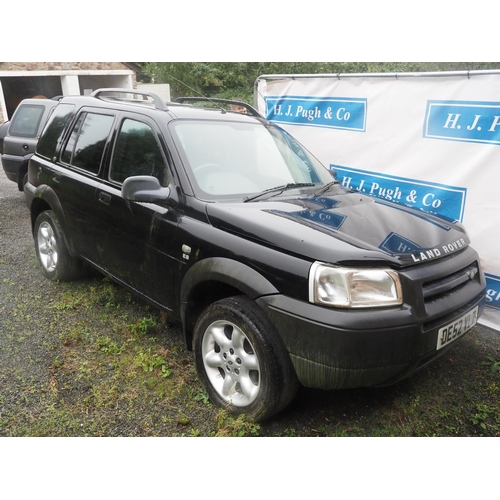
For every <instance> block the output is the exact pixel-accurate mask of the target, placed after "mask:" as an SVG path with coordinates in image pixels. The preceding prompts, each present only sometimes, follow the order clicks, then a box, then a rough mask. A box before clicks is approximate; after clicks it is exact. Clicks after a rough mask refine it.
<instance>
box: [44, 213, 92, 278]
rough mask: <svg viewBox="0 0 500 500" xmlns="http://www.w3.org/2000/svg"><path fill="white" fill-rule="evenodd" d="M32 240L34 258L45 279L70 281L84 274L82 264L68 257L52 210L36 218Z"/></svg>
mask: <svg viewBox="0 0 500 500" xmlns="http://www.w3.org/2000/svg"><path fill="white" fill-rule="evenodd" d="M34 238H35V250H36V256H37V259H38V262H39V263H40V264H41V266H42V272H43V274H44V275H45V277H47V278H48V279H50V280H62V281H70V280H72V279H76V278H79V277H81V276H82V275H83V274H84V268H83V263H82V261H81V260H80V259H78V258H76V257H72V256H71V255H70V253H69V251H68V248H67V247H66V243H65V241H64V238H63V233H62V229H61V226H60V224H59V221H58V220H57V217H56V215H55V214H54V212H52V210H47V211H45V212H42V213H41V214H40V215H39V216H38V217H37V219H36V222H35V229H34Z"/></svg>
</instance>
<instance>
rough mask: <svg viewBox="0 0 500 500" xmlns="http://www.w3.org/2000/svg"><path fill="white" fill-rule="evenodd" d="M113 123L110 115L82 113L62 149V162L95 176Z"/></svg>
mask: <svg viewBox="0 0 500 500" xmlns="http://www.w3.org/2000/svg"><path fill="white" fill-rule="evenodd" d="M113 121H114V117H113V116H110V115H101V114H97V113H82V114H81V115H80V117H79V118H78V120H77V122H76V124H75V126H74V128H73V131H72V132H71V136H70V138H69V140H68V142H67V144H66V147H65V148H64V151H63V154H62V157H61V159H62V161H63V162H64V163H68V164H69V165H73V166H74V167H78V168H81V169H83V170H86V171H87V172H91V173H92V174H97V173H98V172H99V168H100V166H101V160H102V155H103V153H104V146H105V145H106V140H107V138H108V136H109V133H110V131H111V127H112V126H113Z"/></svg>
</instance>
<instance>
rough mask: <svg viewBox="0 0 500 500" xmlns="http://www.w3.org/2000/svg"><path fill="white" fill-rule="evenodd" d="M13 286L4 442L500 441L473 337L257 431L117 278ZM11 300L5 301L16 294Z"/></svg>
mask: <svg viewBox="0 0 500 500" xmlns="http://www.w3.org/2000/svg"><path fill="white" fill-rule="evenodd" d="M40 283H41V285H42V287H43V288H40V289H39V292H38V293H39V294H38V295H36V296H33V295H32V294H30V293H29V292H27V291H25V290H24V289H23V288H22V287H21V286H19V285H17V284H16V282H15V280H7V281H6V280H3V282H0V286H3V287H7V289H8V290H7V294H4V295H3V296H4V297H6V298H5V299H3V303H0V309H1V308H2V307H3V309H5V311H6V313H7V314H6V315H5V317H4V319H3V321H2V323H0V334H2V335H3V337H4V339H5V342H4V343H2V344H1V345H2V347H1V349H0V360H3V361H2V366H1V368H0V384H1V386H2V389H0V435H3V436H178V437H181V436H183V437H184V436H185V437H202V436H232V437H243V436H276V437H299V436H311V437H312V436H314V437H361V436H374V437H390V436H416V437H430V436H490V437H493V436H500V405H499V402H498V400H499V397H498V396H499V390H500V360H499V355H498V350H494V349H492V348H491V347H490V346H488V345H486V344H484V342H482V341H480V340H477V339H475V338H474V337H473V336H472V337H470V338H467V340H466V341H464V342H463V343H461V344H460V346H458V345H457V348H456V349H455V350H454V351H450V352H451V354H450V355H449V356H448V357H446V358H443V359H441V360H438V361H437V362H436V363H435V364H434V365H431V366H430V367H429V368H428V369H426V370H424V371H423V372H421V373H419V374H416V375H415V376H413V377H411V378H410V379H408V380H406V381H403V382H402V383H400V384H398V385H396V386H393V387H390V388H383V389H358V390H349V391H331V392H323V391H316V390H306V389H302V390H300V391H299V394H298V395H297V398H296V399H295V401H294V402H293V403H292V405H290V407H289V408H288V409H286V410H285V411H284V412H282V413H281V414H280V415H277V416H276V417H275V418H273V419H272V420H270V421H268V422H264V423H261V424H255V423H252V422H248V421H247V420H246V419H245V418H244V417H239V418H232V417H230V416H229V415H228V414H227V413H226V412H224V411H223V410H218V409H216V408H214V407H213V406H212V405H211V403H210V401H209V399H208V396H207V394H206V392H205V391H204V389H203V387H202V385H201V383H200V381H199V380H198V377H197V375H196V371H195V367H194V359H193V354H192V353H191V352H189V351H187V350H186V348H185V347H184V341H183V338H182V334H181V332H180V329H179V327H178V326H177V325H174V324H170V323H169V320H168V318H167V316H166V315H164V314H162V313H160V312H159V311H157V310H156V309H154V308H151V307H150V306H148V305H147V304H145V303H144V302H142V301H140V300H138V299H136V298H135V297H133V296H132V295H130V294H129V293H128V292H126V291H125V290H123V289H122V288H120V287H118V286H116V285H115V284H113V283H112V282H111V281H109V280H107V279H105V278H100V277H99V278H98V277H94V278H92V279H88V280H83V281H78V282H74V283H68V284H62V283H51V282H47V281H45V280H41V281H40ZM4 292H5V290H4Z"/></svg>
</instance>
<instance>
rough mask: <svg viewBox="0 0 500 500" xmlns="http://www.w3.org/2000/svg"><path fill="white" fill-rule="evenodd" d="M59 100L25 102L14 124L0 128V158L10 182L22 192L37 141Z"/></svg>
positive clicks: (29, 100) (17, 112) (16, 113)
mask: <svg viewBox="0 0 500 500" xmlns="http://www.w3.org/2000/svg"><path fill="white" fill-rule="evenodd" d="M58 99H59V97H55V98H53V99H24V100H23V101H21V102H20V103H19V106H18V107H17V108H16V111H15V112H14V114H13V115H12V120H11V121H8V122H5V123H3V124H2V127H1V128H0V154H1V155H2V156H1V158H2V166H3V169H4V171H5V174H6V176H7V178H8V179H10V180H11V181H13V182H15V183H16V184H17V187H18V189H19V190H20V191H22V190H23V186H24V183H25V181H26V173H27V171H28V161H29V159H30V158H31V157H32V156H33V153H34V152H35V148H36V144H37V142H38V138H39V136H40V134H41V132H42V130H43V127H44V126H45V123H46V122H47V119H48V118H49V116H50V114H51V112H52V111H53V110H54V107H55V106H56V105H57V101H58Z"/></svg>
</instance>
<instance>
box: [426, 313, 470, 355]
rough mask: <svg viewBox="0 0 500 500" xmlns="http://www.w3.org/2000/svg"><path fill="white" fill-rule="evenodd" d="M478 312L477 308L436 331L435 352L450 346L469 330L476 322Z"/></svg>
mask: <svg viewBox="0 0 500 500" xmlns="http://www.w3.org/2000/svg"><path fill="white" fill-rule="evenodd" d="M478 311H479V307H476V308H475V309H472V311H469V312H468V313H467V314H465V315H464V316H462V317H461V318H459V319H457V320H455V321H454V322H453V323H450V324H449V325H447V326H445V327H443V328H440V329H439V331H438V337H437V346H436V350H439V349H442V348H443V347H445V346H447V345H448V344H451V343H452V342H453V341H454V340H457V339H458V338H459V337H461V336H462V335H463V334H464V333H465V332H467V331H468V330H470V329H471V328H472V327H473V326H474V325H475V324H476V322H477V313H478Z"/></svg>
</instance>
